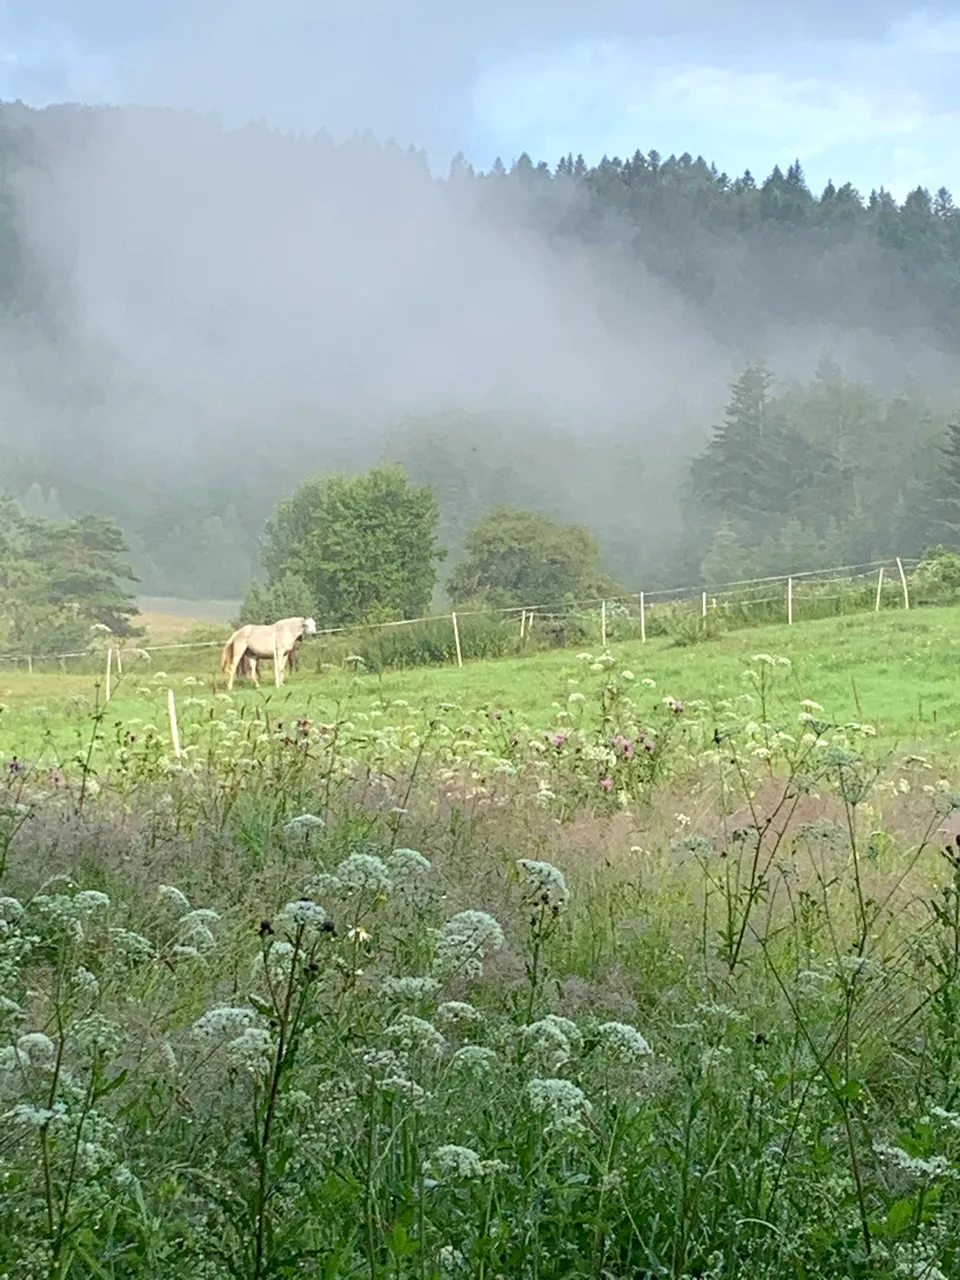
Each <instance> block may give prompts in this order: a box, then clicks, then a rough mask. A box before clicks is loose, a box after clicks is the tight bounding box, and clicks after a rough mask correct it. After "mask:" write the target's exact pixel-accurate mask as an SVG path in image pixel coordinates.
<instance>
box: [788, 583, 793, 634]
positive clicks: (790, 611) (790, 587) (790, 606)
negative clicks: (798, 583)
mask: <svg viewBox="0 0 960 1280" xmlns="http://www.w3.org/2000/svg"><path fill="white" fill-rule="evenodd" d="M787 626H788V627H792V626H793V579H792V578H788V579H787Z"/></svg>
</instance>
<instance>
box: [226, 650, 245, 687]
mask: <svg viewBox="0 0 960 1280" xmlns="http://www.w3.org/2000/svg"><path fill="white" fill-rule="evenodd" d="M237 648H238V646H237V645H234V646H233V653H232V654H231V655H230V659H231V661H230V679H229V680H228V681H227V688H228V689H232V688H233V681H234V677H235V676H236V674H237V669H238V668H239V666H240V664H241V662H243V655H244V654H245V653H246V651H247V646H246V645H244V646H243V648H242V649H240V652H239V653H238V652H237Z"/></svg>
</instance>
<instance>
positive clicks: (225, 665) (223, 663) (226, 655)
mask: <svg viewBox="0 0 960 1280" xmlns="http://www.w3.org/2000/svg"><path fill="white" fill-rule="evenodd" d="M232 665H233V636H231V637H230V639H229V640H228V641H227V643H226V644H225V645H224V646H223V653H221V655H220V670H221V671H222V672H223V674H224V675H226V674H227V672H228V671H229V670H230V668H231V666H232Z"/></svg>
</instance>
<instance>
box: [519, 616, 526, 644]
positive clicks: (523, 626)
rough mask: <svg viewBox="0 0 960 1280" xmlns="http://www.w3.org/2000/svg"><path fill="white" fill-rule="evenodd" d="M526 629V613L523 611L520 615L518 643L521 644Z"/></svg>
mask: <svg viewBox="0 0 960 1280" xmlns="http://www.w3.org/2000/svg"><path fill="white" fill-rule="evenodd" d="M526 629H527V611H526V609H524V611H523V613H521V615H520V641H521V643H523V633H524V631H526Z"/></svg>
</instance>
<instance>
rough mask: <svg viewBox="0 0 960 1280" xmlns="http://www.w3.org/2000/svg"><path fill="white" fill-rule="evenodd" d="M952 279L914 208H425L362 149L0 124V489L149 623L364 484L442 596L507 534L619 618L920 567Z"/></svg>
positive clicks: (843, 200)
mask: <svg viewBox="0 0 960 1280" xmlns="http://www.w3.org/2000/svg"><path fill="white" fill-rule="evenodd" d="M958 261H960V214H958V212H957V210H956V209H955V208H954V204H953V200H952V197H951V195H950V193H949V192H948V191H946V190H945V189H941V190H939V191H938V192H936V193H935V194H931V193H929V192H927V191H924V190H918V191H915V192H913V193H911V194H910V195H909V196H908V197H907V198H906V200H905V201H903V202H902V203H897V202H896V201H895V200H894V199H893V198H892V197H891V196H890V195H889V194H888V193H886V192H884V191H883V190H877V191H874V192H871V193H858V192H856V191H854V190H853V189H852V188H851V187H850V186H849V184H846V185H845V184H843V182H842V175H838V180H837V183H836V184H835V183H833V182H831V183H829V184H828V185H827V187H826V188H825V190H824V191H822V192H820V193H814V192H811V191H810V190H809V188H808V186H807V184H806V181H805V179H804V175H803V173H802V170H801V168H800V166H799V164H796V163H795V164H791V165H789V167H788V168H787V169H786V171H785V172H783V171H781V170H780V169H779V168H778V169H775V170H774V171H773V173H771V174H769V175H768V176H766V177H765V178H754V177H753V176H752V175H751V174H750V173H749V172H748V173H745V174H742V175H740V176H729V175H726V174H724V173H722V172H719V171H718V170H717V168H716V167H715V166H712V165H711V164H709V163H708V162H707V161H705V160H703V159H702V158H699V157H697V158H694V157H692V156H690V155H682V156H679V157H675V156H671V157H668V158H664V157H662V156H660V155H659V154H658V153H657V152H656V151H646V152H640V151H638V152H636V153H635V154H634V155H633V156H631V157H629V158H627V159H618V158H613V159H604V160H603V161H602V162H601V163H600V164H598V165H596V166H593V167H591V166H588V165H587V164H586V163H585V162H584V161H583V159H582V158H580V157H574V156H566V157H564V158H562V159H561V160H560V161H559V162H558V163H557V162H552V163H551V164H550V165H548V164H547V163H535V162H534V161H533V160H531V159H530V158H529V157H527V156H526V155H523V156H521V157H520V158H519V159H518V160H516V162H515V163H513V164H512V165H511V166H510V167H509V169H508V168H507V167H506V166H504V165H502V164H499V163H498V164H496V165H494V166H493V168H492V170H491V172H489V173H478V172H475V171H474V170H473V169H472V168H471V167H470V165H469V164H467V162H466V161H465V160H464V158H463V157H462V156H461V157H457V158H456V159H455V160H454V162H453V164H452V165H451V166H450V171H449V174H448V175H447V176H445V177H443V178H437V177H435V176H434V175H433V174H432V173H431V172H430V169H429V167H428V165H427V162H426V158H425V157H424V156H423V154H422V153H418V152H415V151H412V150H410V151H404V150H403V149H402V148H400V147H398V146H396V145H394V144H384V145H381V144H380V143H378V142H376V141H375V140H374V139H372V138H370V137H369V136H367V137H362V138H355V139H353V140H351V141H349V142H346V143H344V144H342V145H334V143H333V142H332V141H331V140H330V138H329V137H327V136H326V135H325V134H323V133H319V134H317V135H316V136H314V137H312V138H306V137H303V136H298V137H294V136H290V135H285V134H280V133H277V132H272V131H270V130H269V129H268V128H266V127H265V126H260V125H258V126H250V127H248V128H246V129H240V130H232V131H231V130H226V129H223V128H221V127H220V126H219V125H218V124H217V123H216V122H215V121H214V120H211V119H208V118H205V117H200V116H196V115H192V114H190V113H185V112H172V111H169V112H165V111H156V110H146V109H137V108H122V109H121V108H117V109H90V108H82V107H72V106H60V107H52V108H48V109H46V110H44V111H39V112H38V111H32V110H30V109H28V108H26V107H24V106H22V105H20V104H7V105H4V106H2V107H0V334H2V343H0V387H2V389H3V396H4V402H3V413H2V415H0V450H2V463H0V467H2V472H0V490H2V491H6V492H10V493H14V494H16V495H17V497H18V498H19V499H20V502H21V506H22V508H23V509H24V510H25V511H27V512H29V513H33V514H35V515H36V516H37V517H41V516H47V517H50V518H66V517H75V516H78V515H81V514H83V513H87V512H100V513H103V514H104V515H105V516H108V517H110V518H112V519H113V520H115V521H117V522H118V524H119V525H120V526H121V528H122V529H123V532H124V535H125V537H126V540H127V542H128V544H129V546H130V549H131V557H132V559H133V562H134V565H135V568H136V570H137V572H138V574H139V576H140V578H141V580H142V589H143V590H144V591H145V593H147V594H176V595H184V596H192V597H196V598H200V597H213V596H219V597H228V598H229V597H235V598H239V597H240V596H241V595H242V594H243V593H244V591H245V589H246V588H247V586H248V584H249V583H250V581H251V580H252V579H254V578H257V577H263V570H262V566H261V565H260V563H259V545H260V544H259V540H260V537H261V534H262V532H263V529H264V525H265V522H266V521H267V519H268V518H269V516H270V514H271V512H272V511H273V510H274V509H275V507H276V504H277V503H278V502H279V501H280V500H281V499H283V498H284V497H285V496H286V495H289V494H290V493H292V492H293V491H294V490H295V489H296V487H297V485H298V484H300V482H301V481H302V480H303V478H304V476H306V475H311V474H318V473H321V474H322V473H332V472H339V471H354V470H361V469H365V468H368V467H370V466H373V465H375V464H377V463H378V462H381V461H383V460H386V461H390V462H396V463H399V464H401V465H402V466H403V467H404V468H405V469H406V471H407V473H408V474H409V476H410V477H411V479H412V480H413V481H414V482H415V483H417V484H426V485H429V486H430V487H431V488H432V489H433V490H434V492H435V493H436V497H437V501H438V504H439V523H438V529H437V537H438V540H439V542H440V543H441V544H442V545H445V546H447V547H449V548H450V552H451V554H450V558H449V561H448V563H447V565H446V566H445V569H446V571H447V572H448V573H453V574H455V573H456V571H457V565H458V564H459V563H461V562H462V560H463V557H464V554H465V552H464V539H465V535H466V532H467V530H468V528H469V527H470V526H471V524H473V523H475V522H476V521H478V520H482V519H483V518H484V517H486V516H488V515H489V514H490V512H491V511H493V510H494V509H495V508H497V507H501V506H504V505H506V506H509V507H515V508H527V509H530V510H533V511H536V512H539V513H542V514H543V515H545V516H547V517H550V518H552V519H554V520H557V521H560V522H561V523H563V524H582V525H585V526H587V527H588V528H589V529H590V530H592V532H593V533H594V534H595V535H596V537H597V540H598V543H599V547H600V552H601V556H602V567H603V569H604V570H605V571H606V572H608V573H610V574H612V575H613V576H614V577H615V578H616V579H617V580H619V581H621V582H623V583H624V584H625V585H626V586H628V587H641V586H645V587H647V588H648V589H653V588H655V587H656V586H663V585H674V584H677V583H679V582H681V581H689V582H691V583H693V582H695V581H698V580H701V579H702V580H704V581H713V582H717V581H722V580H723V579H724V578H726V577H731V576H732V577H738V576H749V575H750V574H751V573H753V572H758V573H767V572H779V571H785V570H788V569H791V570H797V571H799V570H802V569H804V568H815V567H817V566H819V565H823V564H825V563H828V562H829V563H831V564H841V563H849V562H855V561H861V560H866V559H871V558H873V557H874V556H879V555H887V554H891V553H894V552H895V553H899V554H902V555H911V554H917V553H918V552H919V551H920V550H921V549H922V548H923V546H924V545H926V544H927V543H929V542H931V541H943V540H944V539H945V538H946V537H947V533H946V532H944V531H945V530H947V532H948V531H949V528H950V524H951V521H952V520H953V519H954V514H951V512H952V508H950V506H949V500H950V492H949V484H950V482H949V479H945V478H944V475H945V472H944V468H945V466H946V463H945V455H944V453H943V452H942V450H943V448H944V447H948V448H949V447H950V446H949V445H948V441H947V436H946V427H947V424H948V422H949V421H951V420H952V419H955V412H954V410H955V406H956V403H957V401H958V400H960V392H958V383H960V356H958V354H957V353H958V349H960V348H958V339H960V275H958V273H957V263H958ZM731 388H732V390H731ZM953 483H954V484H955V483H956V482H955V481H954V482H953ZM945 503H946V504H947V506H945V505H944V504H945ZM301 568H302V566H301ZM284 573H292V574H293V575H294V578H293V579H292V580H288V581H287V589H288V594H291V593H292V595H293V596H294V597H295V596H296V593H297V591H298V590H299V587H298V585H297V577H298V576H299V577H300V578H302V576H303V575H302V573H301V569H298V568H290V567H289V566H288V567H287V569H285V570H284V571H283V573H280V574H279V575H276V574H275V575H273V577H274V579H275V580H276V581H277V582H279V580H280V578H282V577H283V576H284ZM345 607H346V606H345ZM345 616H346V615H345Z"/></svg>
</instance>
